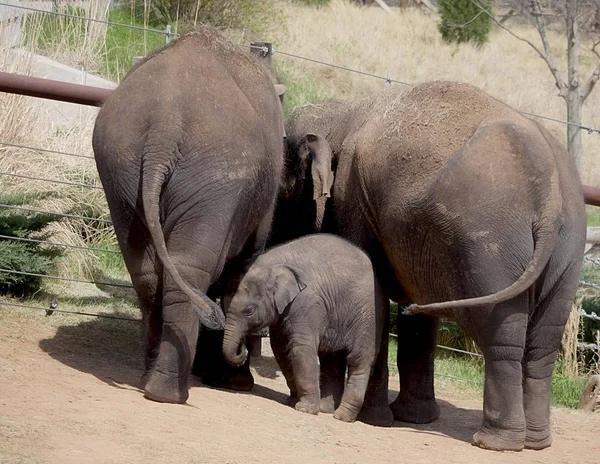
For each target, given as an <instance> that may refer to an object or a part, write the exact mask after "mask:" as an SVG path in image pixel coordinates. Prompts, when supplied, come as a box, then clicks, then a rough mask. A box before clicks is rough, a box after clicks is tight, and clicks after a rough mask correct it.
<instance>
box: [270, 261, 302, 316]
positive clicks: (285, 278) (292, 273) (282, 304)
mask: <svg viewBox="0 0 600 464" xmlns="http://www.w3.org/2000/svg"><path fill="white" fill-rule="evenodd" d="M269 280H270V281H271V285H272V288H273V299H274V300H275V307H276V308H277V312H278V313H279V314H283V312H284V311H285V308H287V307H288V306H289V305H290V303H291V302H292V301H294V300H295V299H296V297H297V296H298V294H299V293H300V292H301V291H302V290H304V289H305V288H306V284H305V283H304V282H303V281H302V279H301V277H300V272H299V271H298V269H296V268H294V267H292V266H286V265H283V264H280V265H277V266H273V267H272V268H271V277H270V279H269Z"/></svg>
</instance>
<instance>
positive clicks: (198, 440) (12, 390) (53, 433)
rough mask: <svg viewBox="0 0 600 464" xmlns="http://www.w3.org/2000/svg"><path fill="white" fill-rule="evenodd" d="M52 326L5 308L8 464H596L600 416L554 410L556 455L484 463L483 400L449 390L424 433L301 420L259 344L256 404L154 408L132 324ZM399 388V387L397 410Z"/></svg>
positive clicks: (194, 394) (1, 381)
mask: <svg viewBox="0 0 600 464" xmlns="http://www.w3.org/2000/svg"><path fill="white" fill-rule="evenodd" d="M56 317H57V316H52V318H44V317H43V316H40V315H37V314H36V315H34V316H32V315H30V314H25V313H21V312H19V311H12V310H11V311H7V310H5V309H3V308H0V462H2V463H8V462H10V463H37V462H40V463H61V464H63V463H64V464H66V463H77V464H83V463H146V462H153V463H163V462H164V463H173V462H185V463H242V462H243V463H259V462H260V463H264V462H278V463H325V462H327V463H332V462H340V463H354V462H356V463H358V462H360V463H365V462H377V463H387V462H413V463H420V462H428V463H442V462H444V463H464V462H486V463H499V462H502V463H505V462H511V463H512V462H519V463H545V464H548V463H595V464H598V463H600V415H598V414H585V413H581V412H577V411H569V410H566V409H554V410H553V427H554V444H553V446H552V447H551V448H550V449H547V450H544V451H538V452H536V451H529V450H526V451H523V452H521V453H498V452H491V451H484V450H480V449H478V448H475V447H473V446H471V444H470V440H471V436H472V434H473V433H474V432H475V431H476V429H477V427H478V425H479V424H480V421H481V399H480V398H476V399H473V398H471V399H469V398H465V395H464V394H463V393H461V392H460V391H456V390H452V389H451V388H449V387H445V388H438V397H439V398H440V403H441V406H442V417H441V418H440V419H439V420H438V421H436V422H435V423H433V424H429V425H426V426H418V427H415V426H409V425H407V424H401V423H396V424H394V426H393V427H391V428H387V429H381V428H375V427H371V426H368V425H365V424H362V423H354V424H345V423H341V422H338V421H336V420H335V419H333V417H332V416H330V415H319V416H308V415H305V414H302V413H299V412H296V411H295V410H293V409H291V408H289V407H287V406H285V405H284V404H283V403H284V401H285V399H286V393H287V390H286V388H285V382H284V380H283V377H282V376H281V373H280V372H279V371H278V369H277V366H276V364H275V362H274V360H273V358H272V357H270V356H268V353H267V351H268V350H267V349H266V348H265V346H264V345H265V344H264V343H263V354H264V356H263V357H262V358H260V359H255V360H254V366H255V367H254V373H255V380H256V386H255V388H254V389H253V391H252V392H250V393H243V394H239V393H231V392H226V391H220V390H215V389H209V388H206V387H203V386H202V385H201V384H200V383H199V382H196V381H195V382H193V383H192V388H191V392H190V399H189V402H188V404H187V405H167V404H159V403H154V402H151V401H148V400H146V399H144V398H143V395H142V393H141V392H140V391H139V390H138V389H137V382H138V379H139V377H140V375H141V364H142V357H141V346H140V341H139V340H140V337H139V326H138V325H137V324H131V323H127V322H114V321H108V320H101V319H90V318H80V319H77V321H76V322H72V321H71V322H69V323H67V324H66V325H61V323H60V319H56ZM58 317H59V318H60V317H61V316H58ZM50 319H53V320H52V322H50ZM57 321H58V322H57ZM265 341H266V340H265ZM267 345H268V343H267ZM397 387H398V385H397V382H396V379H392V381H391V382H390V398H393V397H394V395H395V394H396V392H397Z"/></svg>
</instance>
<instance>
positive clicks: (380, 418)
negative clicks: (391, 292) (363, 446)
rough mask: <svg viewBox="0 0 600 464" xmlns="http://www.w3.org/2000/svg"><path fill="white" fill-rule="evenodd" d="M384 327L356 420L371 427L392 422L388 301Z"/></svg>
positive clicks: (387, 424) (386, 302) (387, 302)
mask: <svg viewBox="0 0 600 464" xmlns="http://www.w3.org/2000/svg"><path fill="white" fill-rule="evenodd" d="M385 306H386V308H387V309H386V312H385V318H384V327H383V330H382V334H381V343H380V344H379V351H378V352H377V357H376V358H375V365H374V366H373V370H372V372H371V377H370V378H369V385H368V387H367V393H366V395H365V401H364V403H363V406H362V408H361V410H360V413H359V414H358V420H359V421H361V422H365V423H367V424H371V425H378V426H381V427H387V426H390V425H392V423H393V422H394V414H393V413H392V410H391V409H390V406H389V405H388V380H389V370H388V347H389V335H388V334H389V326H390V324H389V300H387V298H386V299H385Z"/></svg>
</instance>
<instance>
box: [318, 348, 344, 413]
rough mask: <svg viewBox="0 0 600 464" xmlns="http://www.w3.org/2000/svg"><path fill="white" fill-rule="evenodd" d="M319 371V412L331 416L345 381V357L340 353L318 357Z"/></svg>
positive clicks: (342, 391)
mask: <svg viewBox="0 0 600 464" xmlns="http://www.w3.org/2000/svg"><path fill="white" fill-rule="evenodd" d="M319 365H320V369H321V405H320V407H319V410H320V412H324V413H327V414H333V412H334V411H335V409H336V408H337V407H338V406H339V405H340V401H341V400H342V395H343V394H344V383H345V379H346V356H345V355H344V354H342V353H324V354H320V355H319Z"/></svg>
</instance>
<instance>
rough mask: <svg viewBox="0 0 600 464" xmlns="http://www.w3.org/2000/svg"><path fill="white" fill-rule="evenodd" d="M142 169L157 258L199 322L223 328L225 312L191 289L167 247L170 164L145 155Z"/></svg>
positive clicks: (148, 225)
mask: <svg viewBox="0 0 600 464" xmlns="http://www.w3.org/2000/svg"><path fill="white" fill-rule="evenodd" d="M144 165H145V166H144ZM142 172H143V178H142V205H143V207H144V217H145V219H146V225H147V227H148V231H149V232H150V236H151V237H152V243H153V244H154V248H155V249H156V254H157V255H158V258H159V259H160V261H161V263H162V265H163V267H164V269H166V271H167V272H168V273H169V275H170V276H171V278H172V279H173V280H174V281H175V283H176V284H177V286H178V287H179V288H180V289H181V290H182V291H183V292H184V293H185V294H186V295H187V296H188V297H189V298H190V300H191V302H192V307H193V308H194V311H195V312H196V314H197V315H198V318H199V320H200V323H201V324H202V325H203V326H204V327H206V328H208V329H212V330H223V329H224V328H225V316H224V314H223V311H222V310H221V308H220V307H219V306H218V305H217V304H216V303H215V302H214V301H212V300H211V299H210V298H208V297H207V296H206V295H204V294H203V293H201V292H195V291H194V290H192V288H191V287H190V286H189V285H188V284H187V282H185V281H184V280H183V279H182V277H181V275H180V274H179V271H178V270H177V268H176V267H175V264H173V260H172V259H171V256H170V255H169V252H168V250H167V244H166V242H165V235H164V232H163V230H162V226H161V224H160V194H161V191H162V188H163V185H164V183H165V181H166V179H167V177H168V168H167V167H166V166H164V165H159V166H157V165H156V164H154V165H152V164H151V163H148V160H147V158H146V162H145V163H143V165H142Z"/></svg>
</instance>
